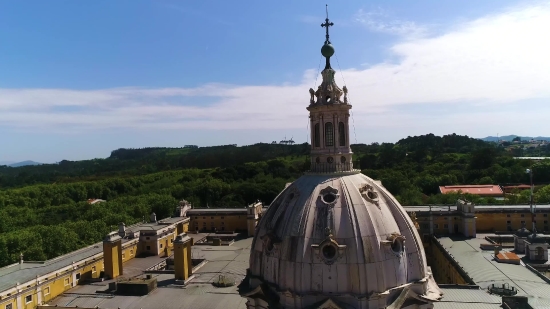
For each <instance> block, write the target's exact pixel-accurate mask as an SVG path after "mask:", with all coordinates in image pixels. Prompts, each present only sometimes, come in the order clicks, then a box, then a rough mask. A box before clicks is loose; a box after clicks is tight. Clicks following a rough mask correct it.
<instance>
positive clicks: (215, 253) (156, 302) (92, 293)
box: [48, 238, 252, 309]
mask: <svg viewBox="0 0 550 309" xmlns="http://www.w3.org/2000/svg"><path fill="white" fill-rule="evenodd" d="M251 245H252V238H246V239H242V240H238V241H236V242H235V243H234V244H233V245H231V246H193V247H192V257H193V258H194V259H195V258H196V259H206V260H207V261H208V262H207V263H206V264H204V266H202V267H200V268H199V269H198V270H197V271H196V272H195V273H194V274H193V275H194V278H193V279H191V280H190V281H189V282H188V283H187V285H186V286H182V285H178V284H176V282H175V280H174V274H152V276H153V278H156V279H157V285H158V287H157V289H155V290H154V291H152V292H151V293H149V294H148V295H146V296H122V295H111V294H99V293H96V292H97V291H103V290H106V289H107V287H108V284H109V282H112V281H104V282H99V283H92V284H86V285H79V286H77V287H75V288H73V289H71V290H69V291H68V292H67V293H65V294H62V295H60V296H58V297H57V298H55V299H54V300H52V301H51V302H49V303H48V305H50V306H55V305H58V306H71V307H74V306H78V307H80V308H82V307H85V308H94V307H96V306H98V307H99V308H120V309H133V308H135V309H139V308H179V309H191V308H193V309H210V308H211V309H216V308H219V309H227V308H231V309H233V308H236V309H241V308H242V309H245V308H246V299H245V298H242V297H241V296H240V295H239V293H238V292H237V286H238V284H239V283H240V282H241V281H242V279H243V278H244V277H245V275H246V269H247V268H248V260H249V257H250V246H251ZM150 258H153V259H154V260H153V259H151V260H150V261H149V259H150ZM155 258H156V257H147V258H143V259H138V258H135V259H132V260H130V261H129V262H127V263H125V264H124V269H125V272H126V269H128V268H129V267H132V268H133V273H134V274H136V275H137V274H138V273H139V271H137V270H138V269H139V268H140V267H141V269H142V270H144V269H146V268H147V267H149V266H150V265H153V264H154V263H157V262H158V260H159V259H158V258H156V259H155ZM221 274H223V275H227V276H230V277H232V278H233V279H235V282H236V284H235V285H234V286H231V287H225V288H217V287H214V286H213V285H212V282H214V281H215V280H217V279H218V277H219V276H220V275H221ZM125 276H126V275H125Z"/></svg>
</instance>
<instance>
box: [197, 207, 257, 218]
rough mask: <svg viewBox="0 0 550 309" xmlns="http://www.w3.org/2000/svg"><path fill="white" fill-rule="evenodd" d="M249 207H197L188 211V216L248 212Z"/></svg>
mask: <svg viewBox="0 0 550 309" xmlns="http://www.w3.org/2000/svg"><path fill="white" fill-rule="evenodd" d="M247 211H248V209H247V208H195V209H189V210H188V211H187V215H188V216H191V215H193V216H196V215H201V214H216V213H223V214H225V213H239V214H241V213H242V214H244V215H246V214H247Z"/></svg>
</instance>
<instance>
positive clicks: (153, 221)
mask: <svg viewBox="0 0 550 309" xmlns="http://www.w3.org/2000/svg"><path fill="white" fill-rule="evenodd" d="M151 223H157V215H156V214H155V213H154V212H153V213H151Z"/></svg>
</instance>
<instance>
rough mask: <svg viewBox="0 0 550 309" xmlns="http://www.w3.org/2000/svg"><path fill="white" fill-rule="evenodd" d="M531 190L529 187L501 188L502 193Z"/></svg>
mask: <svg viewBox="0 0 550 309" xmlns="http://www.w3.org/2000/svg"><path fill="white" fill-rule="evenodd" d="M529 189H531V186H530V185H523V184H521V185H515V186H502V190H503V191H504V193H512V192H513V191H515V190H519V191H523V190H529Z"/></svg>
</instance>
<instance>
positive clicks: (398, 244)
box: [391, 238, 403, 254]
mask: <svg viewBox="0 0 550 309" xmlns="http://www.w3.org/2000/svg"><path fill="white" fill-rule="evenodd" d="M391 249H392V251H393V252H394V253H397V254H400V253H401V252H403V241H402V240H401V239H399V238H397V239H394V240H393V242H392V244H391Z"/></svg>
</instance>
